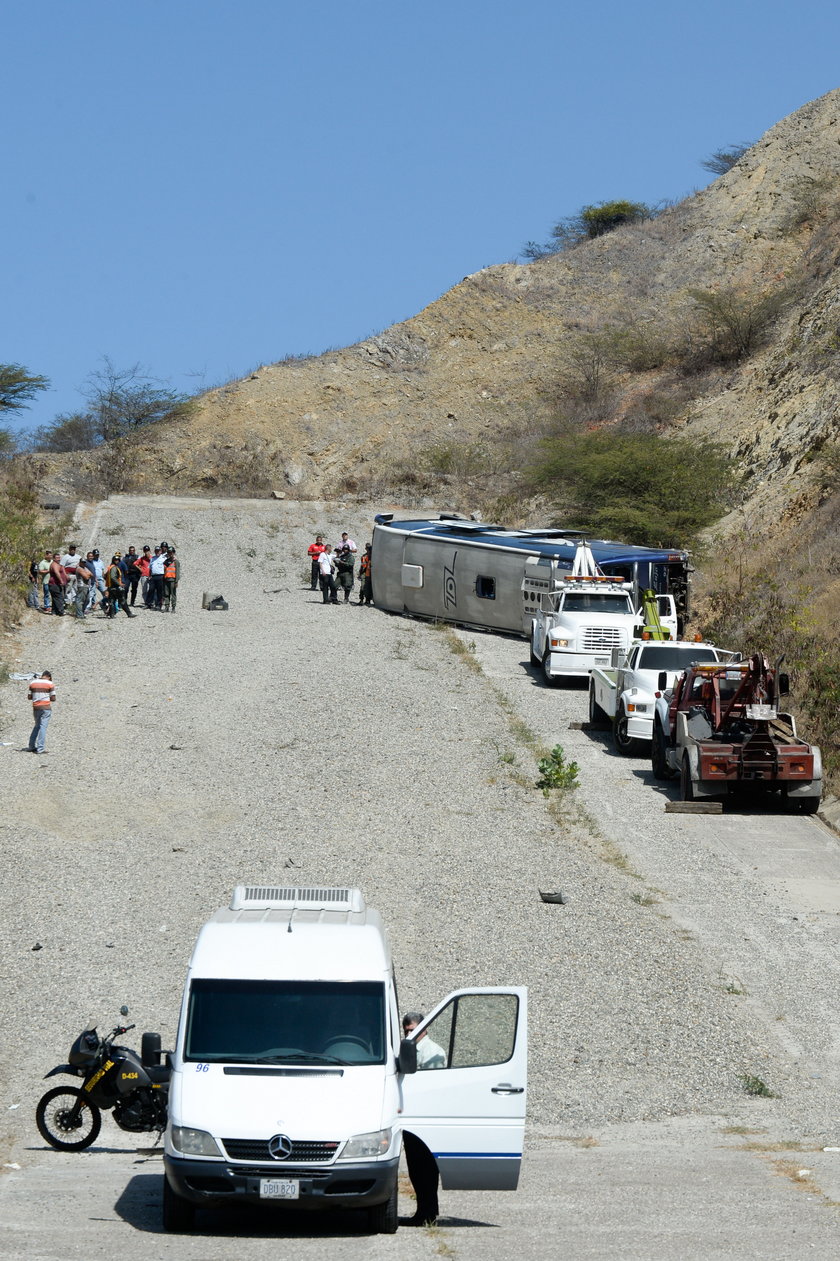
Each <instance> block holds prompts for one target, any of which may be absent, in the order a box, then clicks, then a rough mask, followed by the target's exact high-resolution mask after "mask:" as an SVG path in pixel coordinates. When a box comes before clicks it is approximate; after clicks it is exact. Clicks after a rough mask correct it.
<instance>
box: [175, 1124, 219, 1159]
mask: <svg viewBox="0 0 840 1261" xmlns="http://www.w3.org/2000/svg"><path fill="white" fill-rule="evenodd" d="M170 1136H171V1139H172V1146H173V1147H174V1148H175V1150H176V1152H180V1153H181V1155H182V1156H221V1154H222V1153H221V1152H220V1151H219V1145H218V1143H217V1142H216V1140H215V1139H214V1138H213V1135H212V1134H208V1133H207V1131H206V1130H192V1129H190V1127H189V1126H188V1125H173V1126H172V1129H171V1131H170Z"/></svg>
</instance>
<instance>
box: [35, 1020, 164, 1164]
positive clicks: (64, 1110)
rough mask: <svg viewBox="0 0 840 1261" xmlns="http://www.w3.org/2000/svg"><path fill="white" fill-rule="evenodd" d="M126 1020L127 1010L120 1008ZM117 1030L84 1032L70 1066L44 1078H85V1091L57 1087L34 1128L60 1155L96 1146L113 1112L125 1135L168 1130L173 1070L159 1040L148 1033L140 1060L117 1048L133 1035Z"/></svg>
mask: <svg viewBox="0 0 840 1261" xmlns="http://www.w3.org/2000/svg"><path fill="white" fill-rule="evenodd" d="M120 1015H121V1016H127V1015H128V1008H127V1007H121V1008H120ZM134 1028H135V1026H134V1025H117V1027H116V1028H115V1029H112V1031H111V1032H110V1033H109V1034H98V1033H97V1032H96V1026H95V1025H92V1026H91V1027H90V1028H87V1029H83V1030H82V1032H81V1033H80V1034H79V1036H78V1038H76V1041H75V1042H74V1043H73V1045H72V1046H71V1048H70V1052H69V1054H68V1056H67V1059H68V1061H69V1062H68V1063H67V1064H58V1065H56V1067H55V1068H53V1069H50V1071H49V1072H48V1073H47V1074H46V1075H45V1076H46V1077H55V1076H56V1075H57V1074H59V1073H69V1074H70V1076H72V1077H83V1078H84V1081H83V1083H82V1085H81V1087H77V1086H56V1087H55V1088H54V1089H53V1090H48V1091H47V1093H46V1094H45V1095H44V1096H43V1098H42V1099H41V1100H40V1102H39V1104H38V1107H37V1108H36V1109H35V1123H36V1125H37V1126H38V1132H39V1134H40V1135H41V1137H42V1138H44V1139H46V1141H47V1142H48V1143H49V1144H50V1146H51V1147H55V1148H57V1150H58V1151H61V1152H80V1151H83V1150H84V1149H85V1148H86V1147H90V1145H91V1143H93V1142H95V1140H96V1137H97V1135H98V1134H99V1130H100V1128H101V1125H102V1113H103V1111H107V1110H109V1109H113V1113H114V1120H115V1121H116V1123H117V1125H118V1126H119V1127H120V1129H122V1130H129V1131H130V1132H132V1133H145V1132H148V1131H150V1130H157V1131H158V1132H159V1134H160V1133H162V1132H163V1130H164V1129H165V1127H166V1113H167V1102H168V1097H169V1067H168V1065H166V1064H161V1062H160V1057H161V1049H160V1034H158V1033H144V1034H143V1037H142V1038H141V1045H140V1054H139V1055H138V1054H137V1052H136V1051H132V1050H131V1048H130V1047H127V1046H117V1045H116V1044H115V1042H114V1039H115V1038H121V1037H122V1036H123V1034H126V1033H128V1032H129V1031H130V1030H131V1029H134Z"/></svg>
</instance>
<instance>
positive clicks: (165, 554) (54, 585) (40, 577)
mask: <svg viewBox="0 0 840 1261" xmlns="http://www.w3.org/2000/svg"><path fill="white" fill-rule="evenodd" d="M27 577H28V579H29V594H28V596H27V604H28V605H29V607H30V608H32V609H40V610H41V611H42V612H44V613H52V614H54V615H55V616H56V617H63V616H64V614H65V613H75V616H76V617H77V618H85V617H87V616H88V614H89V613H92V612H93V611H94V609H96V608H97V607H99V608H100V609H101V610H102V612H103V613H104V614H105V616H106V617H116V615H117V613H118V612H119V610H120V609H122V611H123V612H124V613H125V614H126V616H127V617H134V614H133V613H132V611H131V610H132V608H133V607H134V605H135V603H136V601H137V594H138V591H139V592H140V599H141V601H142V603H143V605H144V606H145V607H146V608H147V609H149V610H150V611H152V612H161V613H174V612H175V609H176V606H177V599H178V583H179V581H180V578H181V562H180V560H179V559H178V557H177V555H176V553H175V548H174V547H173V545H172V544H171V543H167V542H166V541H165V540H164V542H162V543H160V544H159V545H158V546H157V547H154V548H152V547H150V546H149V545H146V546H145V547H144V548H143V549H142V551H140V552H138V551H137V548H136V547H134V545H132V546H130V547H129V548H128V549H127V551H126V552H124V553H123V552H114V553H113V555H112V556H111V560H110V562H106V561H105V560H103V558H102V557H101V556H100V552H99V548H98V547H94V548H92V549H91V550H90V551H89V552H86V553H85V554H84V555H82V553H81V552H80V551H79V549H78V546H77V545H76V544H75V543H70V544H68V546H67V550H66V552H63V553H62V552H60V551H45V552H44V554H43V556H42V557H40V558H38V557H33V559H32V560H31V561H30V563H29V566H28V570H27ZM39 597H40V603H39Z"/></svg>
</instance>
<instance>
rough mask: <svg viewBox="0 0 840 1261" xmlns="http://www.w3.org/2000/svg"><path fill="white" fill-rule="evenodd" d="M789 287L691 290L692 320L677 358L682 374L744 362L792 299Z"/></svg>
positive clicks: (763, 340) (761, 341) (735, 287)
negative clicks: (683, 372)
mask: <svg viewBox="0 0 840 1261" xmlns="http://www.w3.org/2000/svg"><path fill="white" fill-rule="evenodd" d="M794 296H795V295H794V291H793V289H792V287H791V286H790V285H778V286H776V287H775V288H772V289H750V288H745V287H743V286H741V287H738V286H731V287H729V288H723V289H692V290H691V291H690V292H689V297H690V298H691V301H692V303H693V308H694V310H693V315H694V321H693V323H692V324H691V325H690V326H689V328H687V329H686V332H685V336H684V340H683V346H682V348H681V349H680V350H679V351H678V358H679V360H680V364H681V367H682V368H683V370H684V371H688V372H700V371H702V370H703V369H704V368H708V367H711V366H713V365H716V364H728V363H737V362H739V361H740V360H742V359H747V358H749V356H750V355H751V354H752V353H753V351H755V350H756V349H757V348H758V347H759V346H761V345H762V344H763V343H764V342H765V341H766V340H767V337H768V334H769V332H770V329H771V328H772V326H773V324H774V323H775V321H776V320H777V319H778V318H779V316H780V315H782V314H783V312H784V311H785V310H786V309H787V307H788V306H789V305H790V303H791V302H792V301H793V298H794Z"/></svg>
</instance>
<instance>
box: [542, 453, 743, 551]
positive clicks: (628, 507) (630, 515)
mask: <svg viewBox="0 0 840 1261" xmlns="http://www.w3.org/2000/svg"><path fill="white" fill-rule="evenodd" d="M530 477H531V480H532V483H533V485H534V487H535V489H537V490H540V491H542V492H543V493H547V494H549V495H550V496H552V497H553V498H555V499H556V501H557V502H558V503H562V504H563V505H564V508H565V511H566V512H568V511H569V505H571V511H572V512H573V513H574V514H575V517H576V520H577V521H578V522H579V523H580V525H581V526H582V527H583V528H584V529H586V530H590V531H591V532H592V533H593V534H596V535H598V536H599V537H607V538H609V537H612V538H620V539H626V540H627V542H629V543H640V544H644V545H646V546H649V547H668V546H672V545H676V544H680V545H683V546H687V545H690V544H691V542H692V541H693V540H694V539H695V538H696V536H697V534H698V532H699V531H700V530H702V529H703V528H704V527H706V526H708V525H711V524H712V522H713V521H715V520H717V518H718V517H720V516H721V515H722V514H723V513H724V512H725V511H726V510H727V508H728V506H729V505H728V502H727V500H728V494H729V491H730V489H731V485H732V473H731V464H730V462H729V457H728V455H727V454H726V452H725V451H724V450H723V448H722V447H720V446H718V445H717V444H715V443H711V442H694V441H692V440H691V439H688V438H671V439H664V438H659V437H657V436H656V435H655V434H646V433H634V434H629V433H620V432H616V431H615V430H609V431H606V430H593V431H590V432H589V433H581V432H580V431H579V430H571V429H570V430H568V431H567V432H565V433H563V434H561V435H559V436H558V437H555V438H550V439H548V440H546V441H545V442H544V443H543V444H542V454H541V458H540V459H539V460H538V461H537V463H536V464H535V465H534V467H533V468H532V469H531V472H530Z"/></svg>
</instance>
